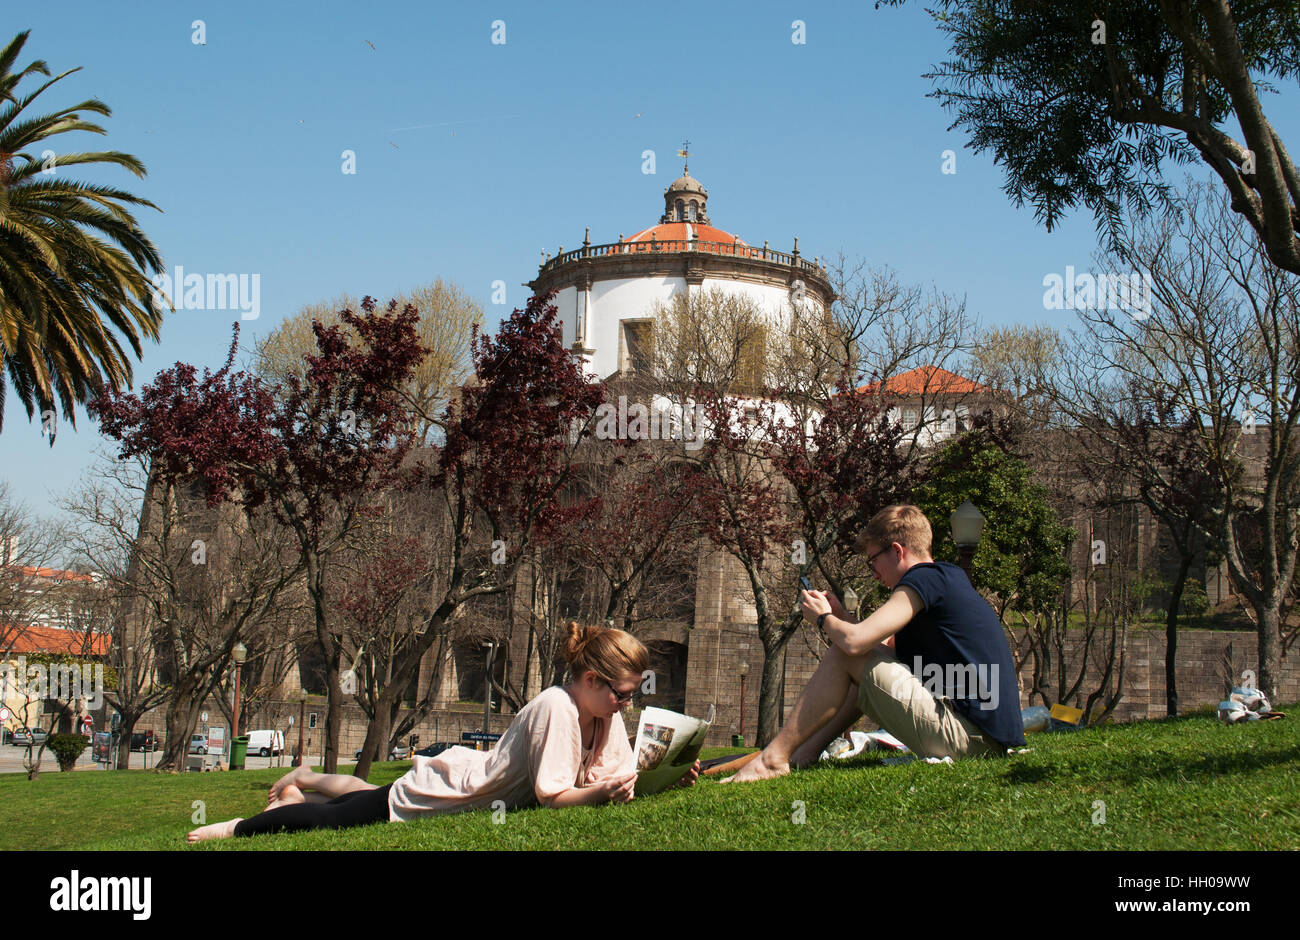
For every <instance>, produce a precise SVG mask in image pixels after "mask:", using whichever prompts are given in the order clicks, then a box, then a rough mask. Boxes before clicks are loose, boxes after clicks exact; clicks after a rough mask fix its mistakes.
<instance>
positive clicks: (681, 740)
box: [633, 705, 715, 796]
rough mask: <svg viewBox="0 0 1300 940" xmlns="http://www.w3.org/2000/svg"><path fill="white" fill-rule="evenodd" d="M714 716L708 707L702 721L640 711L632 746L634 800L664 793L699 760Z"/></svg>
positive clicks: (662, 711) (658, 710)
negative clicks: (633, 753)
mask: <svg viewBox="0 0 1300 940" xmlns="http://www.w3.org/2000/svg"><path fill="white" fill-rule="evenodd" d="M714 714H715V709H714V707H713V706H712V705H710V706H709V715H708V717H707V718H705V719H704V720H703V721H701V720H700V719H699V718H691V717H689V716H687V715H681V714H678V713H677V712H670V711H669V710H668V709H666V708H653V707H650V708H645V709H643V710H642V712H641V717H640V719H639V720H638V721H637V733H636V744H634V745H633V751H634V752H635V753H636V769H637V776H636V794H637V796H645V795H647V794H650V793H658V792H659V791H660V790H666V789H668V788H669V787H671V786H672V785H673V784H675V783H676V782H677V781H679V780H681V779H682V777H684V776H685V775H686V772H687V771H689V770H690V769H691V765H692V764H694V763H695V760H696V758H698V757H699V756H700V748H702V747H704V739H705V738H706V737H707V736H708V733H709V726H710V725H711V724H713V718H714Z"/></svg>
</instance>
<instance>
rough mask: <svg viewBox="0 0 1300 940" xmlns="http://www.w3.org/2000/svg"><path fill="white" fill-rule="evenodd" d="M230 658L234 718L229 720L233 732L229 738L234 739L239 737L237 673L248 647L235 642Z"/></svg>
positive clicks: (240, 670)
mask: <svg viewBox="0 0 1300 940" xmlns="http://www.w3.org/2000/svg"><path fill="white" fill-rule="evenodd" d="M230 658H231V659H233V660H234V661H235V720H234V721H232V722H231V724H232V725H234V729H233V732H234V733H233V734H231V736H230V740H231V741H234V739H235V738H237V737H239V674H240V673H241V672H243V666H244V660H245V659H247V658H248V647H247V646H245V645H244V644H243V643H236V644H235V648H234V649H233V650H231V651H230Z"/></svg>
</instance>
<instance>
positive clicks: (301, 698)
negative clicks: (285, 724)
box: [289, 689, 307, 767]
mask: <svg viewBox="0 0 1300 940" xmlns="http://www.w3.org/2000/svg"><path fill="white" fill-rule="evenodd" d="M290 720H292V719H290ZM306 728H307V692H306V690H305V689H304V690H303V691H301V692H299V693H298V753H297V754H296V755H294V758H293V761H292V762H291V763H290V765H289V766H291V767H301V766H302V759H303V754H304V753H306V752H305V751H304V750H303V743H302V736H303V734H304V732H305V731H306Z"/></svg>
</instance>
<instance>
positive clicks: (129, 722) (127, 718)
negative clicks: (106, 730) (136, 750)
mask: <svg viewBox="0 0 1300 940" xmlns="http://www.w3.org/2000/svg"><path fill="white" fill-rule="evenodd" d="M118 714H120V715H121V716H122V721H121V723H120V724H119V725H118V726H117V731H118V735H119V737H118V739H117V769H118V770H129V769H130V767H131V735H132V734H134V733H135V723H136V722H137V721H139V720H140V719H141V718H142V717H144V716H143V715H139V714H136V713H135V712H134V711H129V712H128V711H123V710H122V709H120V708H119V709H118Z"/></svg>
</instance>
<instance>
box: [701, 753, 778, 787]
mask: <svg viewBox="0 0 1300 940" xmlns="http://www.w3.org/2000/svg"><path fill="white" fill-rule="evenodd" d="M789 772H790V764H789V762H786V761H783V762H780V763H778V762H776V761H775V760H773V759H772V757H771V756H770V755H769V754H768V752H767V751H763V752H762V753H760V754H759V755H758V756H757V757H756V758H754V759H753V760H751V761H750V762H749V763H748V764H746V765H745V766H744V767H742V768H741V769H740V772H739V773H737V774H736V775H735V776H734V777H728V778H727V779H726V780H722V781H719V782H720V783H749V782H751V781H753V780H771V779H772V778H774V777H784V776H785V775H786V774H788V773H789Z"/></svg>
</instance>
